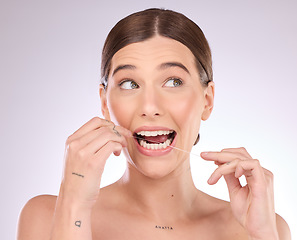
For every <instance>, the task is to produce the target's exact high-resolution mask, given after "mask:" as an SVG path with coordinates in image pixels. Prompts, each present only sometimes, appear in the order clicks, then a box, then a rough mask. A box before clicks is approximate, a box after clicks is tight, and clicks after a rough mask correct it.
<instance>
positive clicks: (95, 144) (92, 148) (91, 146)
mask: <svg viewBox="0 0 297 240" xmlns="http://www.w3.org/2000/svg"><path fill="white" fill-rule="evenodd" d="M100 130H101V131H102V132H103V133H102V134H101V135H100V137H97V138H95V139H94V140H93V141H91V142H90V143H88V144H87V146H85V148H84V150H85V151H86V152H89V153H92V154H95V153H97V152H98V151H99V150H100V149H101V148H102V147H103V146H104V145H105V144H106V143H107V142H110V141H113V142H117V143H119V144H121V145H122V147H127V145H128V143H127V140H126V138H125V137H124V135H117V134H115V133H114V132H113V131H112V130H111V129H109V128H107V129H106V128H105V129H100Z"/></svg>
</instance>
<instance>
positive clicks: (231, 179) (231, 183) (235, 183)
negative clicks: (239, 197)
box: [224, 174, 242, 197]
mask: <svg viewBox="0 0 297 240" xmlns="http://www.w3.org/2000/svg"><path fill="white" fill-rule="evenodd" d="M224 178H225V181H226V184H227V187H228V191H229V196H230V197H231V196H232V194H233V193H234V192H235V191H238V190H239V189H240V188H242V186H241V184H240V181H239V179H238V178H236V177H235V176H234V174H227V175H225V176H224Z"/></svg>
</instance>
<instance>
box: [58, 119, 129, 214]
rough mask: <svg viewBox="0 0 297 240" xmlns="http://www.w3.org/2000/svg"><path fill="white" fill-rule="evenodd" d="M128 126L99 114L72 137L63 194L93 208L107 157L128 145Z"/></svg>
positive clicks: (66, 198)
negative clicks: (117, 123)
mask: <svg viewBox="0 0 297 240" xmlns="http://www.w3.org/2000/svg"><path fill="white" fill-rule="evenodd" d="M131 136H132V134H131V132H130V131H129V130H128V129H125V128H123V127H121V126H115V125H114V123H112V122H110V121H107V120H105V119H101V118H99V117H95V118H93V119H91V120H90V121H89V122H87V123H86V124H85V125H83V126H82V127H81V128H80V129H78V130H77V131H76V132H75V133H73V134H72V135H71V136H69V137H68V139H67V142H66V149H65V166H64V175H63V179H62V183H61V189H60V194H59V197H62V198H63V199H64V200H67V202H71V203H75V204H78V205H79V206H81V207H83V208H92V207H93V205H94V204H95V202H96V200H97V198H98V195H99V190H100V181H101V176H102V173H103V170H104V166H105V163H106V160H107V159H108V157H109V156H110V155H111V153H114V154H115V155H116V156H118V155H120V153H121V150H122V148H123V147H127V140H126V137H131Z"/></svg>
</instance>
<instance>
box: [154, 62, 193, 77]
mask: <svg viewBox="0 0 297 240" xmlns="http://www.w3.org/2000/svg"><path fill="white" fill-rule="evenodd" d="M171 67H179V68H181V69H183V70H184V71H186V72H187V73H188V74H190V71H189V70H188V69H187V68H186V66H185V65H183V64H182V63H179V62H166V63H162V64H161V65H160V66H159V69H166V68H171ZM190 75H191V74H190Z"/></svg>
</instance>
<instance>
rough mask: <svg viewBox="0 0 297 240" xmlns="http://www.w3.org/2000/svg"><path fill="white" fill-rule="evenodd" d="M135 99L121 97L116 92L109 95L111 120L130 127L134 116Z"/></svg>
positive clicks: (108, 103) (108, 104)
mask: <svg viewBox="0 0 297 240" xmlns="http://www.w3.org/2000/svg"><path fill="white" fill-rule="evenodd" d="M133 104H134V101H129V100H128V99H125V98H120V97H119V96H116V94H109V95H108V96H107V106H108V110H109V113H110V118H111V121H113V122H114V123H115V124H117V125H120V126H122V127H126V128H129V125H130V123H131V119H130V118H131V117H132V116H133Z"/></svg>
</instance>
